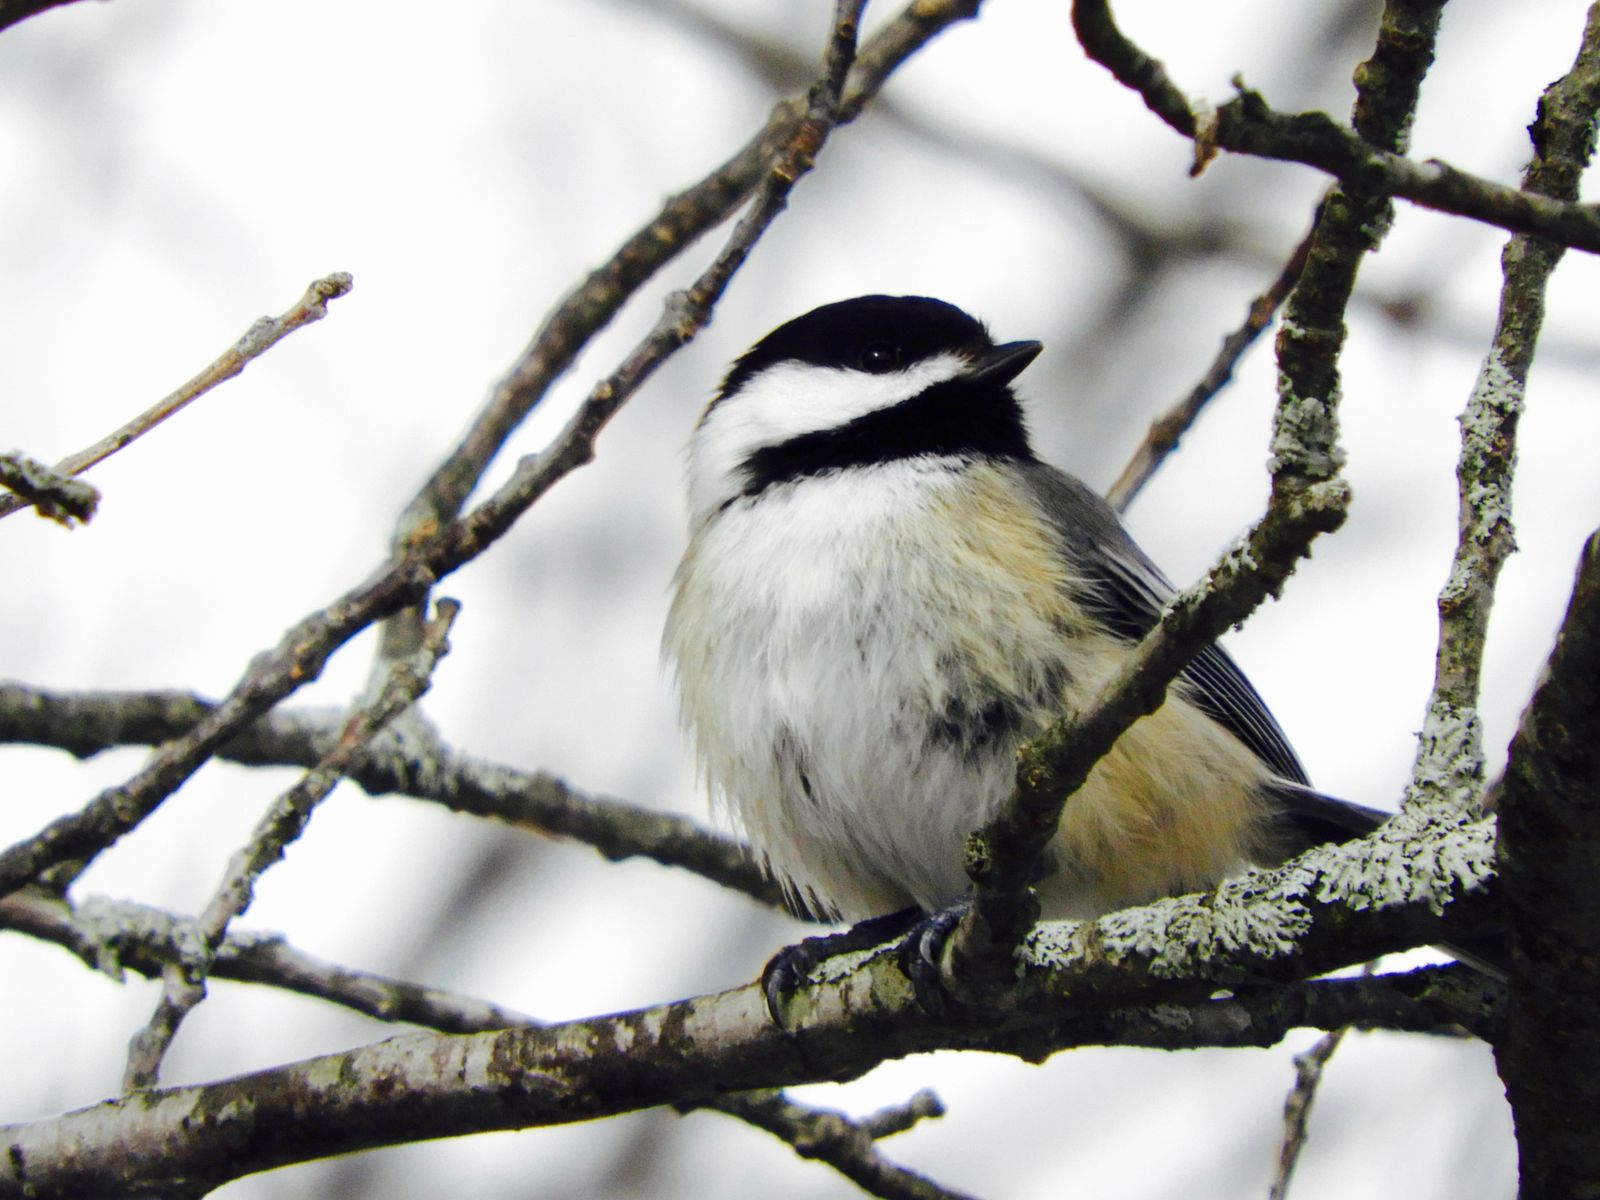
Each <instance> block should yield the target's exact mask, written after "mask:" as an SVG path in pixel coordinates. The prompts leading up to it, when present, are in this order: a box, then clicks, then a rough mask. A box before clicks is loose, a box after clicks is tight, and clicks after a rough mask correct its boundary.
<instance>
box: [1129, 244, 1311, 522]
mask: <svg viewBox="0 0 1600 1200" xmlns="http://www.w3.org/2000/svg"><path fill="white" fill-rule="evenodd" d="M1310 247H1311V237H1310V235H1309V234H1307V235H1306V237H1305V238H1304V239H1302V240H1301V242H1300V244H1299V245H1298V246H1296V247H1295V250H1294V253H1293V254H1291V255H1290V256H1289V261H1288V262H1286V263H1284V265H1283V269H1282V270H1281V271H1279V272H1278V277H1277V278H1276V279H1274V280H1273V281H1272V285H1271V286H1270V287H1269V288H1267V290H1266V291H1264V292H1262V293H1261V295H1259V296H1257V297H1256V298H1255V299H1254V300H1253V301H1251V304H1250V311H1249V313H1247V314H1246V316H1245V319H1244V324H1242V325H1240V326H1239V328H1237V329H1235V330H1234V331H1233V332H1232V333H1230V334H1229V335H1228V336H1227V337H1225V338H1223V339H1222V348H1221V349H1220V350H1218V351H1217V357H1216V358H1215V359H1214V360H1213V361H1212V363H1211V366H1210V368H1209V369H1208V370H1207V371H1206V373H1205V374H1204V375H1203V376H1201V378H1200V382H1199V383H1197V384H1195V385H1194V387H1193V388H1192V389H1190V391H1189V394H1188V395H1187V396H1185V397H1184V398H1183V399H1182V400H1180V401H1178V403H1177V404H1175V405H1173V406H1172V407H1171V408H1170V409H1168V410H1167V411H1166V412H1164V413H1162V414H1161V416H1159V417H1157V418H1156V419H1155V420H1154V421H1152V422H1151V423H1150V431H1149V432H1148V433H1146V434H1145V438H1144V441H1143V442H1142V443H1141V444H1140V446H1139V448H1138V449H1137V450H1136V451H1134V454H1133V457H1132V458H1131V459H1130V460H1129V461H1128V465H1127V466H1125V467H1123V468H1122V474H1120V475H1118V476H1117V481H1116V482H1115V483H1113V484H1112V485H1111V487H1110V488H1108V489H1107V490H1106V499H1107V500H1108V501H1110V503H1111V505H1112V507H1113V508H1115V509H1116V510H1117V511H1118V512H1126V511H1127V509H1128V505H1130V504H1132V503H1133V500H1134V497H1135V496H1137V495H1138V494H1139V492H1140V491H1141V490H1142V489H1143V488H1144V485H1145V484H1147V483H1149V482H1150V477H1151V476H1153V475H1154V474H1155V473H1156V471H1157V470H1158V469H1159V468H1160V466H1161V464H1162V463H1163V462H1165V461H1166V458H1167V455H1169V454H1171V453H1172V452H1173V451H1174V450H1176V449H1177V448H1178V442H1179V440H1180V439H1181V438H1182V437H1183V435H1184V434H1186V433H1188V432H1189V428H1190V426H1192V425H1193V424H1194V423H1195V419H1196V418H1197V417H1199V415H1200V410H1201V409H1203V408H1205V406H1206V405H1207V404H1209V403H1210V402H1211V400H1212V398H1213V397H1214V396H1216V394H1217V393H1218V392H1220V391H1221V390H1222V389H1223V388H1225V387H1227V386H1228V383H1229V382H1230V381H1231V380H1232V379H1233V370H1234V368H1235V367H1236V366H1238V365H1239V360H1240V359H1241V358H1243V357H1244V353H1245V351H1246V350H1248V349H1249V348H1250V347H1251V346H1252V345H1253V344H1254V343H1255V340H1256V339H1257V338H1258V337H1260V336H1261V334H1262V333H1264V332H1265V331H1266V329H1267V327H1268V326H1269V325H1271V324H1272V319H1273V318H1274V317H1275V316H1277V315H1278V308H1279V306H1280V305H1282V304H1283V301H1284V298H1285V297H1286V296H1287V295H1288V294H1289V290H1290V289H1291V288H1292V287H1294V284H1295V281H1296V280H1297V279H1299V278H1300V272H1301V271H1302V270H1303V269H1304V267H1305V263H1306V252H1307V251H1308V250H1309V249H1310Z"/></svg>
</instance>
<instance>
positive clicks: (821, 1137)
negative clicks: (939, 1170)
mask: <svg viewBox="0 0 1600 1200" xmlns="http://www.w3.org/2000/svg"><path fill="white" fill-rule="evenodd" d="M702 1107H705V1108H711V1109H715V1110H717V1111H718V1112H722V1113H726V1114H728V1115H729V1116H733V1117H738V1118H739V1119H740V1120H741V1121H745V1122H747V1123H748V1124H751V1125H754V1126H756V1127H757V1128H758V1129H764V1130H766V1131H767V1132H768V1133H770V1134H772V1135H773V1136H774V1137H776V1138H779V1139H781V1140H782V1141H785V1142H787V1143H788V1144H789V1145H790V1146H792V1147H794V1152H795V1153H796V1154H798V1155H800V1157H802V1158H812V1159H816V1160H817V1161H819V1162H825V1163H827V1164H828V1165H829V1166H830V1167H832V1168H833V1169H834V1170H836V1171H838V1172H839V1174H841V1175H843V1176H844V1177H845V1178H846V1179H848V1180H850V1181H851V1182H852V1183H854V1184H855V1185H856V1186H857V1187H859V1188H860V1189H861V1190H862V1191H864V1192H866V1193H867V1195H869V1196H881V1197H884V1200H972V1197H971V1196H969V1195H968V1194H967V1193H965V1192H957V1191H954V1190H952V1189H950V1188H946V1187H942V1186H940V1185H939V1184H937V1183H935V1182H933V1180H931V1179H929V1178H927V1177H926V1176H924V1175H919V1174H917V1172H915V1171H909V1170H907V1169H906V1168H905V1167H897V1166H895V1164H894V1163H892V1162H890V1161H889V1160H888V1159H886V1158H884V1157H883V1155H881V1154H879V1153H878V1149H877V1146H876V1145H875V1144H874V1141H875V1139H877V1138H880V1137H884V1136H886V1135H887V1134H889V1133H898V1132H900V1131H901V1130H903V1129H908V1128H910V1127H911V1126H912V1125H914V1124H915V1123H916V1122H918V1121H920V1120H923V1119H925V1118H927V1117H938V1116H943V1115H944V1106H943V1105H942V1104H940V1103H939V1100H938V1098H937V1097H936V1096H934V1095H933V1093H932V1092H927V1091H923V1092H918V1093H917V1094H916V1096H914V1097H913V1098H912V1099H911V1101H910V1102H909V1103H908V1104H903V1105H896V1106H895V1107H894V1108H893V1109H886V1110H885V1111H884V1112H882V1113H877V1114H874V1115H873V1116H870V1117H867V1118H865V1119H863V1120H860V1121H855V1120H852V1119H851V1118H849V1117H847V1116H845V1115H844V1114H843V1113H841V1112H835V1111H834V1110H832V1109H827V1108H812V1107H810V1106H808V1105H802V1104H796V1103H795V1102H794V1101H792V1100H790V1099H789V1097H787V1096H786V1095H784V1094H783V1092H782V1091H780V1090H777V1089H761V1090H758V1091H751V1092H738V1093H735V1094H734V1095H731V1096H724V1097H722V1098H720V1099H718V1100H713V1101H711V1102H710V1103H708V1104H705V1105H703V1106H702Z"/></svg>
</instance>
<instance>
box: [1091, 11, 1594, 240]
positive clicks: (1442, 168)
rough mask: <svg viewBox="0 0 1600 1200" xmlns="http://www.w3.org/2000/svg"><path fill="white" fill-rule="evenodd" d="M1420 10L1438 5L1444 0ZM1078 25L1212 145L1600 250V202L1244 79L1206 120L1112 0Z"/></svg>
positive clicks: (1175, 122) (1125, 73)
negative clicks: (1531, 185)
mask: <svg viewBox="0 0 1600 1200" xmlns="http://www.w3.org/2000/svg"><path fill="white" fill-rule="evenodd" d="M1397 7H1415V8H1417V9H1419V10H1420V9H1427V8H1431V9H1435V10H1437V9H1438V8H1439V7H1440V5H1439V4H1437V3H1427V4H1420V5H1416V6H1396V5H1391V6H1390V8H1391V9H1394V8H1397ZM1072 19H1073V27H1074V28H1075V29H1076V30H1077V34H1078V40H1079V41H1080V42H1081V43H1082V44H1083V48H1084V49H1085V50H1086V51H1087V52H1088V54H1089V57H1090V58H1092V59H1094V60H1095V61H1096V62H1098V63H1099V64H1100V65H1101V66H1103V67H1105V68H1106V69H1107V70H1109V71H1110V72H1111V73H1112V74H1113V75H1115V76H1116V77H1117V79H1118V80H1119V81H1120V82H1122V83H1123V84H1125V85H1126V86H1128V87H1130V88H1132V89H1134V90H1135V91H1137V92H1138V93H1139V94H1140V95H1141V96H1143V97H1144V101H1145V104H1146V105H1148V106H1149V108H1150V110H1151V111H1152V112H1154V113H1155V114H1156V115H1157V116H1159V117H1160V118H1161V119H1162V120H1163V121H1165V122H1166V123H1167V124H1168V125H1170V126H1171V127H1172V128H1173V129H1175V130H1177V131H1178V132H1179V133H1181V134H1183V135H1184V136H1185V137H1191V138H1195V139H1196V142H1197V145H1203V146H1205V147H1206V148H1208V149H1212V150H1214V149H1222V150H1231V151H1234V152H1236V153H1240V154H1251V155H1255V156H1257V157H1260V158H1274V159H1281V160H1283V161H1285V162H1297V163H1302V164H1304V165H1306V166H1309V167H1315V168H1317V169H1318V170H1320V171H1324V172H1326V173H1327V174H1329V175H1332V176H1333V177H1334V178H1336V179H1338V180H1339V181H1340V182H1341V183H1344V184H1345V185H1347V186H1349V187H1351V188H1353V189H1354V190H1357V191H1361V192H1366V193H1372V194H1380V195H1385V196H1398V197H1400V198H1401V199H1404V200H1409V201H1411V202H1412V203H1413V204H1419V205H1421V206H1423V207H1425V208H1432V209H1436V210H1438V211H1439V212H1447V213H1453V214H1455V215H1456V216H1461V217H1468V218H1470V219H1472V220H1474V221H1482V222H1483V223H1485V224H1488V225H1494V226H1498V227H1499V228H1501V229H1505V230H1508V231H1510V232H1512V233H1527V234H1532V235H1534V236H1537V237H1543V238H1547V239H1549V240H1550V241H1554V242H1559V243H1561V244H1562V245H1565V246H1571V247H1573V248H1574V249H1578V250H1586V251H1588V252H1590V253H1600V208H1596V207H1595V206H1594V205H1592V204H1576V203H1572V202H1569V201H1564V200H1552V199H1549V198H1548V197H1545V196H1541V195H1537V194H1534V193H1532V192H1526V191H1518V190H1517V189H1515V188H1510V187H1506V186H1505V185H1504V184H1498V183H1494V182H1492V181H1490V180H1487V179H1480V178H1478V177H1477V176H1475V175H1470V174H1468V173H1467V172H1465V171H1458V170H1456V169H1455V168H1454V167H1452V166H1450V165H1449V164H1447V163H1442V162H1439V161H1438V160H1437V159H1429V160H1428V161H1426V162H1420V163H1419V162H1414V161H1412V160H1411V159H1408V158H1405V157H1403V156H1402V155H1401V153H1400V152H1398V151H1397V150H1393V149H1391V148H1388V147H1386V146H1385V145H1384V144H1383V143H1382V142H1375V141H1373V140H1372V139H1371V138H1370V137H1369V136H1368V135H1367V133H1366V131H1365V130H1363V129H1361V126H1360V124H1359V123H1358V124H1357V126H1356V129H1354V130H1351V129H1349V128H1347V127H1345V126H1342V125H1340V124H1338V123H1337V122H1335V121H1333V120H1332V119H1331V118H1329V117H1328V116H1326V115H1325V114H1323V113H1316V112H1310V113H1280V112H1276V111H1274V110H1273V109H1271V108H1269V107H1268V106H1267V103H1266V101H1265V100H1263V99H1262V98H1261V96H1260V95H1259V94H1257V93H1255V92H1253V91H1250V90H1249V89H1247V88H1245V87H1244V86H1243V85H1242V84H1239V85H1237V86H1238V92H1239V94H1238V95H1237V96H1236V97H1235V98H1234V99H1232V100H1230V101H1228V102H1227V103H1226V104H1223V105H1221V106H1220V107H1219V108H1217V109H1215V110H1214V111H1213V112H1211V113H1209V114H1208V116H1207V119H1206V120H1205V121H1204V122H1201V121H1200V120H1199V118H1198V117H1197V116H1196V114H1195V112H1194V110H1193V109H1192V108H1191V106H1190V104H1189V101H1188V99H1187V98H1186V97H1185V95H1184V94H1183V92H1182V90H1181V89H1179V88H1178V86H1177V85H1176V84H1174V83H1173V82H1172V80H1171V78H1170V77H1169V76H1168V75H1167V73H1166V69H1165V68H1164V67H1163V66H1162V65H1161V63H1160V62H1159V61H1158V60H1156V59H1154V58H1152V57H1150V56H1149V55H1148V54H1146V53H1144V51H1142V50H1140V49H1139V48H1138V47H1137V46H1135V45H1134V44H1133V43H1132V42H1130V41H1129V40H1128V39H1127V38H1126V37H1124V36H1123V34H1122V32H1121V31H1120V30H1119V29H1118V28H1117V27H1116V23H1115V22H1114V21H1113V19H1112V16H1111V10H1110V6H1109V4H1108V3H1107V2H1106V0H1074V3H1073V6H1072Z"/></svg>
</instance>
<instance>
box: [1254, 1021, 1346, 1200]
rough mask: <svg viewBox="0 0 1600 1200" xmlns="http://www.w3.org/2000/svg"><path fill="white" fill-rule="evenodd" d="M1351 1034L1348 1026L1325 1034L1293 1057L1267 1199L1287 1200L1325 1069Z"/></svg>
mask: <svg viewBox="0 0 1600 1200" xmlns="http://www.w3.org/2000/svg"><path fill="white" fill-rule="evenodd" d="M1349 1031H1350V1028H1349V1026H1345V1027H1344V1028H1343V1029H1335V1030H1333V1031H1332V1032H1331V1033H1325V1034H1323V1035H1322V1036H1321V1037H1320V1038H1318V1039H1317V1041H1316V1044H1315V1045H1313V1046H1312V1047H1311V1049H1309V1050H1307V1051H1305V1052H1304V1053H1303V1054H1296V1055H1295V1056H1294V1087H1292V1088H1290V1089H1289V1095H1288V1096H1287V1097H1286V1098H1285V1099H1284V1102H1283V1143H1282V1145H1281V1146H1280V1147H1279V1149H1278V1170H1277V1173H1276V1174H1275V1175H1274V1176H1273V1179H1272V1186H1271V1187H1270V1188H1268V1189H1267V1200H1284V1197H1286V1196H1287V1195H1288V1194H1289V1181H1290V1180H1291V1179H1293V1178H1294V1169H1295V1166H1296V1165H1297V1164H1298V1163H1299V1161H1300V1152H1301V1151H1302V1150H1304V1149H1305V1144H1306V1129H1307V1123H1308V1122H1309V1121H1310V1119H1311V1104H1312V1102H1313V1101H1314V1100H1315V1099H1316V1098H1317V1085H1318V1084H1320V1083H1321V1082H1322V1070H1323V1068H1324V1067H1326V1066H1327V1065H1328V1060H1329V1059H1330V1058H1332V1057H1333V1054H1334V1051H1336V1050H1337V1049H1338V1048H1339V1043H1340V1042H1342V1041H1344V1035H1345V1034H1346V1033H1348V1032H1349Z"/></svg>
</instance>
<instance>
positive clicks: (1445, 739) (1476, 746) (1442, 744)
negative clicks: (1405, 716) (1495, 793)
mask: <svg viewBox="0 0 1600 1200" xmlns="http://www.w3.org/2000/svg"><path fill="white" fill-rule="evenodd" d="M1482 781H1483V729H1482V724H1481V722H1480V720H1479V718H1478V714H1477V712H1476V711H1475V710H1474V709H1471V708H1462V707H1460V706H1458V705H1455V704H1452V703H1451V702H1449V701H1448V700H1445V699H1443V698H1440V697H1436V698H1435V699H1434V701H1433V703H1431V704H1430V705H1429V706H1428V715H1427V716H1426V717H1424V718H1423V722H1422V732H1421V733H1419V734H1418V735H1417V760H1416V764H1415V766H1414V767H1413V768H1412V772H1411V786H1410V787H1409V788H1408V789H1407V796H1406V802H1407V805H1408V806H1410V805H1413V804H1421V805H1423V806H1426V807H1428V808H1432V809H1438V808H1443V809H1444V810H1445V811H1446V812H1448V813H1457V812H1462V811H1465V810H1466V809H1467V807H1468V806H1469V805H1470V804H1472V803H1473V802H1474V801H1475V799H1476V797H1477V794H1478V789H1479V786H1480V785H1481V783H1482Z"/></svg>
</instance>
